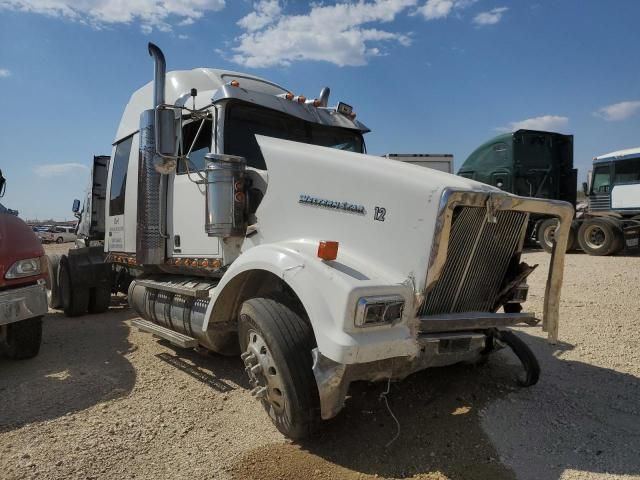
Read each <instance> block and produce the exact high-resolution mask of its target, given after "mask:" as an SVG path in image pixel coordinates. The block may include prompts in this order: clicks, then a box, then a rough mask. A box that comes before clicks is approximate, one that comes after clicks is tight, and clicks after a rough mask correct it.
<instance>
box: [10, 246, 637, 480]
mask: <svg viewBox="0 0 640 480" xmlns="http://www.w3.org/2000/svg"><path fill="white" fill-rule="evenodd" d="M68 246H69V245H66V246H64V245H63V246H58V245H54V246H51V247H49V246H47V250H48V251H51V250H56V252H57V253H59V252H60V251H64V249H65V248H68ZM526 260H527V261H528V262H529V263H540V268H539V269H538V270H537V271H536V272H534V274H533V276H532V278H531V281H530V283H531V290H532V291H531V294H530V302H529V304H528V307H529V308H528V310H533V311H536V312H541V310H542V303H541V300H542V294H543V288H544V277H545V272H546V267H547V265H548V256H547V255H546V254H544V253H541V252H534V253H529V254H527V255H526ZM639 284H640V257H638V256H634V257H624V256H618V257H606V258H597V257H587V256H586V255H582V254H572V255H570V256H569V257H568V260H567V269H566V273H565V285H564V290H563V301H562V311H561V314H562V317H561V318H562V320H561V327H560V336H561V339H562V342H561V343H560V344H558V345H555V346H552V345H549V344H547V343H546V342H544V340H543V338H544V336H543V334H542V332H541V331H540V329H539V328H526V329H521V330H520V335H521V337H522V338H523V339H524V340H525V341H527V343H529V344H530V345H531V346H532V348H533V349H534V350H535V351H536V353H537V355H538V358H539V360H540V363H541V366H542V377H541V380H540V383H539V384H538V385H536V386H534V387H532V388H529V389H520V388H518V387H517V386H516V385H515V383H514V376H515V375H516V374H517V373H518V372H519V366H518V364H517V361H516V360H515V358H514V357H513V356H512V355H511V354H510V352H507V351H503V352H500V353H498V354H496V355H494V356H493V357H492V358H491V359H490V361H489V362H488V363H487V364H486V365H483V366H480V367H474V366H466V365H459V366H454V367H448V368H441V369H432V370H427V371H424V372H420V373H418V374H415V375H413V376H411V377H410V378H408V379H407V380H405V381H404V382H401V383H398V384H394V385H392V389H391V393H390V395H389V404H390V406H391V408H392V410H393V411H394V413H395V414H396V415H397V417H398V419H399V421H400V424H401V432H400V436H399V438H398V439H397V440H396V441H395V442H394V443H393V444H392V445H391V446H390V447H389V448H385V444H386V443H387V442H388V441H389V440H390V439H391V438H392V437H393V436H394V435H395V433H396V429H395V424H394V422H393V420H392V419H391V417H390V416H389V414H388V412H387V411H386V409H385V407H384V404H383V403H382V402H381V401H380V399H379V395H380V393H382V392H383V391H384V387H385V386H384V385H380V384H376V385H370V384H365V383H362V384H356V385H354V386H353V388H352V390H351V392H350V394H351V398H350V399H349V401H348V403H347V407H346V408H345V409H344V411H343V412H342V413H341V414H340V415H339V416H338V417H337V418H336V419H334V420H332V421H330V422H328V423H327V424H326V425H325V428H324V429H323V430H322V431H321V433H320V434H318V435H317V436H316V437H315V438H313V439H311V440H309V441H307V442H304V443H301V444H294V443H291V442H289V441H287V440H285V439H284V438H283V437H282V436H281V435H280V434H279V433H278V432H277V431H276V430H275V428H274V427H273V426H272V425H271V423H270V421H269V420H268V418H267V416H266V414H265V413H264V411H263V410H262V408H261V407H260V405H259V404H258V403H257V402H255V400H254V399H253V398H252V397H251V396H250V395H249V393H248V390H247V382H246V381H245V376H244V375H245V374H244V371H243V368H242V364H241V362H240V360H239V359H238V358H227V357H221V356H217V355H207V354H205V353H201V352H196V351H188V350H180V349H175V348H174V347H172V346H170V345H169V344H167V343H165V342H163V341H158V340H157V339H155V338H153V337H152V336H150V335H148V334H144V333H141V332H138V331H137V329H135V328H131V326H130V320H131V319H132V318H134V314H133V312H132V311H131V310H130V309H128V308H127V306H126V301H125V299H124V297H119V298H117V299H114V302H113V303H112V307H111V310H110V311H109V312H108V313H107V314H102V315H90V316H84V317H80V318H65V317H64V316H63V315H61V314H60V313H59V312H55V311H52V312H50V313H49V315H47V317H46V318H45V322H44V341H43V346H42V350H41V353H40V355H39V356H38V357H37V358H36V359H33V360H29V361H23V362H10V361H8V360H5V359H0V405H2V410H1V411H0V478H2V479H28V478H38V479H42V478H44V479H59V478H74V479H75V478H113V479H121V478H149V479H152V478H153V479H157V478H172V479H174V478H175V479H182V478H185V479H186V478H189V479H195V478H198V479H200V478H216V479H243V478H260V479H289V478H312V479H332V478H345V479H370V478H403V479H404V478H413V479H437V480H441V479H448V478H451V479H458V478H460V479H515V478H518V479H558V478H563V479H565V478H566V479H594V478H606V479H611V478H625V479H629V478H636V479H640V446H639V445H640V416H639V414H640V404H639V400H638V399H640V341H639V340H640V327H639V326H638V312H639V311H640V296H639V295H638V294H637V286H638V285H639Z"/></svg>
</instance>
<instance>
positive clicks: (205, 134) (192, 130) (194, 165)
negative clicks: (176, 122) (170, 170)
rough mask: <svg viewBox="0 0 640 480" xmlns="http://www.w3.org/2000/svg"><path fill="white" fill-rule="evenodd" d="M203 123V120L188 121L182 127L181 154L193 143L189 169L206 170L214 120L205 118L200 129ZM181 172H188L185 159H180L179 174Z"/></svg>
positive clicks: (185, 152)
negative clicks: (206, 159) (205, 159)
mask: <svg viewBox="0 0 640 480" xmlns="http://www.w3.org/2000/svg"><path fill="white" fill-rule="evenodd" d="M201 124H202V120H198V121H195V122H191V123H188V124H186V125H185V126H184V127H183V128H182V146H181V148H180V155H186V154H187V152H189V149H190V148H191V146H192V145H193V148H191V154H190V155H189V159H190V160H191V162H190V163H189V170H204V167H205V162H204V156H205V155H206V154H207V153H210V152H211V138H212V133H213V130H212V129H213V122H212V121H211V117H208V118H206V119H205V120H204V125H202V129H200V125H201ZM198 129H200V134H199V135H198V136H197V138H196V135H197V134H198ZM194 139H195V144H194ZM181 173H187V168H186V165H185V160H184V159H180V161H179V162H178V174H181Z"/></svg>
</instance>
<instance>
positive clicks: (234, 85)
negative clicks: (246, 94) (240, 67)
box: [229, 80, 240, 87]
mask: <svg viewBox="0 0 640 480" xmlns="http://www.w3.org/2000/svg"><path fill="white" fill-rule="evenodd" d="M229 85H231V86H232V87H239V86H240V82H239V81H238V80H231V81H230V82H229Z"/></svg>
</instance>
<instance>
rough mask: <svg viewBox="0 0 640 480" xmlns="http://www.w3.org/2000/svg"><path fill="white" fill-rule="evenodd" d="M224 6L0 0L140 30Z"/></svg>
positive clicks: (0, 6) (215, 0)
mask: <svg viewBox="0 0 640 480" xmlns="http://www.w3.org/2000/svg"><path fill="white" fill-rule="evenodd" d="M224 6H225V0H126V1H125V0H0V11H2V10H12V11H21V12H30V13H38V14H41V15H48V16H50V17H62V18H66V19H68V20H73V21H77V22H82V23H87V24H90V25H93V26H95V27H101V26H103V25H107V24H116V23H125V24H130V23H134V22H137V23H140V24H141V25H142V26H143V27H144V28H145V29H144V30H143V33H144V32H146V31H149V29H150V28H158V29H159V30H161V31H168V30H170V29H171V23H170V22H172V21H174V20H181V22H180V23H182V22H188V21H191V23H193V20H194V19H198V18H200V17H202V16H203V15H204V14H205V13H206V12H208V11H218V10H222V9H223V8H224Z"/></svg>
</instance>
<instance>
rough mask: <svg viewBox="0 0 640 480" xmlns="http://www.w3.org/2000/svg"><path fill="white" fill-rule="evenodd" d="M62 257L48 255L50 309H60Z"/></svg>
mask: <svg viewBox="0 0 640 480" xmlns="http://www.w3.org/2000/svg"><path fill="white" fill-rule="evenodd" d="M60 258H61V255H47V278H46V282H47V284H46V287H47V301H48V302H49V308H60V306H61V305H62V302H61V300H60V288H59V286H58V272H59V270H60Z"/></svg>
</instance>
